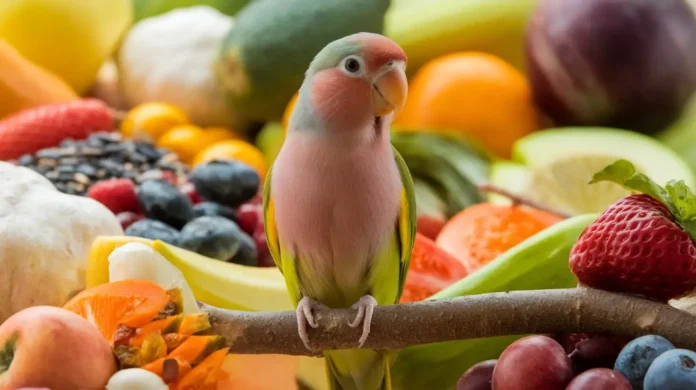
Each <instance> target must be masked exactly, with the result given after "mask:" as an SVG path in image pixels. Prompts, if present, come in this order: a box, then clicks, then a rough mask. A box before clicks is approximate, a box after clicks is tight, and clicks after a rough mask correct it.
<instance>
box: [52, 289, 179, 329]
mask: <svg viewBox="0 0 696 390" xmlns="http://www.w3.org/2000/svg"><path fill="white" fill-rule="evenodd" d="M168 302H169V296H168V295H167V292H166V291H165V290H164V289H163V288H162V287H160V286H159V285H158V284H157V283H154V282H151V281H149V280H136V279H129V280H122V281H118V282H111V283H106V284H100V285H98V286H95V287H92V288H89V289H87V290H84V291H82V292H80V293H79V294H77V295H75V296H74V297H73V298H72V299H71V300H70V301H68V303H66V304H65V306H63V308H64V309H67V310H70V311H72V312H73V313H76V314H78V315H80V316H82V317H83V318H85V319H87V320H89V321H90V322H91V323H92V324H94V325H95V326H96V327H97V328H99V331H100V332H101V334H102V335H103V336H104V338H106V340H108V341H109V343H112V342H113V339H114V333H115V332H116V329H117V328H118V325H125V326H128V327H131V328H137V327H140V326H143V325H145V324H147V323H149V322H150V321H152V319H153V318H155V316H157V314H159V313H160V312H161V311H162V309H164V307H165V306H166V305H167V303H168Z"/></svg>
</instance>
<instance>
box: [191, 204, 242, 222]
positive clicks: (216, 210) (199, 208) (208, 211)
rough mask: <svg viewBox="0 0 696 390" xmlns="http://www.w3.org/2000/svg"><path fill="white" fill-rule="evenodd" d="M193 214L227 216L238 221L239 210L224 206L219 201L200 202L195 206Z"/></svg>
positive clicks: (198, 215)
mask: <svg viewBox="0 0 696 390" xmlns="http://www.w3.org/2000/svg"><path fill="white" fill-rule="evenodd" d="M193 214H194V215H195V216H196V217H203V216H209V217H214V216H219V217H225V218H227V219H229V220H232V221H235V222H237V212H236V211H234V209H233V208H231V207H227V206H223V205H221V204H219V203H214V202H202V203H198V204H197V205H195V206H193Z"/></svg>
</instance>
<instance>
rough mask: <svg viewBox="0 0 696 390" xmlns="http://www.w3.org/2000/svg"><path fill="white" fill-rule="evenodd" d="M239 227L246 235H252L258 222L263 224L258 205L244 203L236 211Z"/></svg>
mask: <svg viewBox="0 0 696 390" xmlns="http://www.w3.org/2000/svg"><path fill="white" fill-rule="evenodd" d="M237 220H239V227H241V228H242V230H244V231H245V232H246V233H247V234H250V235H251V234H254V232H255V231H256V228H257V227H258V224H259V222H260V223H263V208H262V207H261V206H259V205H254V204H251V203H245V204H243V205H241V206H239V208H238V209H237Z"/></svg>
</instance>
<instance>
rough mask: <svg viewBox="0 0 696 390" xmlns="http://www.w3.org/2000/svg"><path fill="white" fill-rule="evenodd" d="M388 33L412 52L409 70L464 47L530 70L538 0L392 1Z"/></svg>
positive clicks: (388, 19)
mask: <svg viewBox="0 0 696 390" xmlns="http://www.w3.org/2000/svg"><path fill="white" fill-rule="evenodd" d="M392 1H393V3H394V4H393V6H392V7H391V9H390V10H389V12H388V13H387V15H386V17H385V22H384V33H385V35H386V36H388V37H390V38H392V39H393V40H394V41H395V42H396V43H398V44H399V45H400V46H401V47H402V48H403V49H404V51H405V52H406V55H407V56H408V68H407V69H406V70H407V72H408V73H409V74H413V73H414V72H415V71H416V70H418V68H420V67H421V66H422V65H423V64H425V63H427V62H428V61H430V60H432V59H434V58H437V57H439V56H443V55H446V54H449V53H453V52H458V51H470V50H475V51H483V52H486V53H491V54H494V55H496V56H498V57H501V58H502V59H504V60H506V61H507V62H509V63H510V64H512V65H514V66H515V67H517V68H518V69H521V70H524V63H525V61H524V32H525V29H526V27H527V18H528V17H529V16H530V15H531V14H532V11H533V10H534V6H535V5H536V3H537V0H427V1H424V0H398V1H397V0H392Z"/></svg>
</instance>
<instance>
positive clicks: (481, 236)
mask: <svg viewBox="0 0 696 390" xmlns="http://www.w3.org/2000/svg"><path fill="white" fill-rule="evenodd" d="M562 219H563V218H562V217H559V216H557V215H555V214H551V213H548V212H546V211H541V210H537V209H533V208H529V207H525V206H513V205H503V204H492V203H479V204H475V205H473V206H470V207H467V208H466V209H464V210H462V211H460V212H459V213H458V214H457V215H455V216H454V217H452V218H451V219H450V220H449V221H447V223H445V226H444V227H443V228H442V231H441V232H440V234H439V235H438V236H437V240H436V243H437V246H439V247H440V248H442V249H444V250H446V251H447V252H449V253H450V254H452V255H453V256H454V257H456V258H458V259H459V261H461V262H462V264H464V266H465V267H466V269H467V271H468V272H469V273H472V272H474V271H476V270H477V269H479V268H481V267H482V266H484V265H486V264H488V263H489V262H491V261H493V260H495V259H496V258H497V257H498V256H500V255H501V254H503V253H504V252H506V251H507V250H508V249H510V248H512V247H513V246H515V245H517V244H519V243H521V242H522V241H524V240H526V239H527V238H529V237H531V236H533V235H534V234H536V233H538V232H540V231H542V230H544V229H546V228H547V227H549V226H551V225H553V224H555V223H556V222H559V221H561V220H562Z"/></svg>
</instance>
